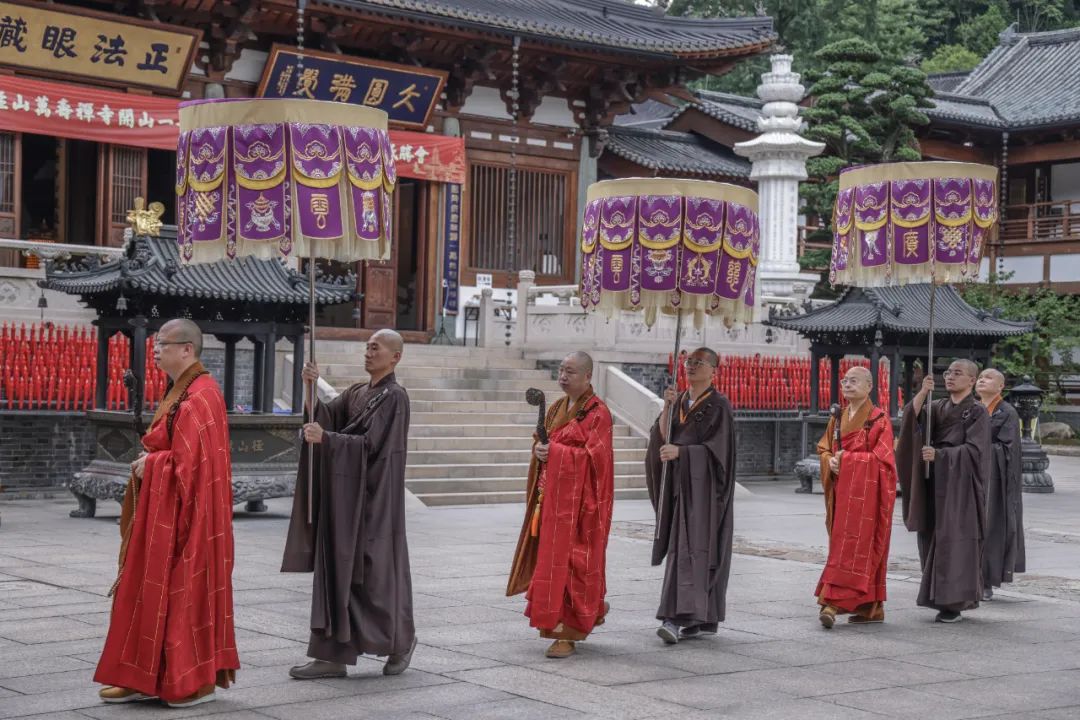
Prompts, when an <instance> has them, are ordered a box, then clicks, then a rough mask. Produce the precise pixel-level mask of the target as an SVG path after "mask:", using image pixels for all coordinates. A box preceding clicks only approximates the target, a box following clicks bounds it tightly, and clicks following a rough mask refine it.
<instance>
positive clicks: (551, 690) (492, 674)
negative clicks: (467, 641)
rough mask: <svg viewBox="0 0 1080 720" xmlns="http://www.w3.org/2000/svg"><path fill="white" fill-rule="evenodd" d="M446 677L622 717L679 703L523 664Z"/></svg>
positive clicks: (642, 714) (659, 710)
mask: <svg viewBox="0 0 1080 720" xmlns="http://www.w3.org/2000/svg"><path fill="white" fill-rule="evenodd" d="M450 677H453V678H456V679H458V680H463V681H466V682H469V683H475V684H477V685H483V686H485V687H488V688H492V689H494V690H502V691H505V692H509V693H513V694H514V695H518V696H521V697H526V698H529V699H532V700H538V701H540V702H544V703H548V704H551V705H557V706H559V707H565V708H571V709H573V710H578V711H580V712H583V713H588V714H592V715H599V716H603V717H613V718H626V720H633V719H634V718H642V717H648V716H649V715H656V714H662V713H666V712H671V711H673V710H676V709H678V708H677V705H678V704H679V703H670V702H662V701H659V700H649V699H648V698H645V697H637V698H635V697H632V696H629V695H627V694H626V693H625V692H621V691H618V690H614V689H611V688H605V687H599V686H597V685H593V684H590V683H587V682H581V681H578V680H572V679H570V678H564V677H559V676H556V675H551V674H548V673H542V672H539V671H538V670H533V669H531V668H524V667H497V668H486V669H482V670H466V671H463V672H457V673H451V674H450ZM673 682H683V681H679V680H675V681H673ZM624 687H625V686H624Z"/></svg>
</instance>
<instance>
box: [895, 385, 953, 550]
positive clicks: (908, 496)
mask: <svg viewBox="0 0 1080 720" xmlns="http://www.w3.org/2000/svg"><path fill="white" fill-rule="evenodd" d="M940 402H942V401H940V400H938V401H934V403H931V405H932V407H933V412H934V417H935V418H937V417H939V413H937V410H938V407H937V405H936V403H940ZM945 402H948V401H945ZM925 418H926V408H925V406H924V407H923V412H920V413H916V412H915V410H914V407H913V406H912V403H911V402H909V403H908V404H907V405H905V406H904V413H903V420H902V422H901V424H900V437H899V438H898V442H897V447H896V475H897V479H898V481H899V482H900V492H901V507H902V514H903V516H904V526H905V527H906V528H907V529H908V530H910V531H911V532H929V531H931V530H933V528H934V514H933V507H932V506H931V503H932V502H933V501H934V493H933V489H932V488H931V486H930V480H929V478H927V477H926V470H925V464H924V462H923V459H922V448H923V445H924V444H925V440H924V438H925V434H924V431H923V428H924V423H925V422H926V420H925Z"/></svg>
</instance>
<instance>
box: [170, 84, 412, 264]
mask: <svg viewBox="0 0 1080 720" xmlns="http://www.w3.org/2000/svg"><path fill="white" fill-rule="evenodd" d="M396 181H397V176H396V171H395V167H394V159H393V153H392V150H391V147H390V137H389V135H388V134H387V120H386V114H385V113H384V112H382V111H381V110H375V109H373V108H368V107H361V106H355V105H346V104H343V103H333V102H320V101H317V100H280V99H260V100H210V101H206V100H202V101H194V102H188V103H182V104H181V106H180V140H179V143H178V145H177V153H176V193H177V196H178V202H177V208H178V213H177V214H178V216H177V227H178V232H177V235H178V238H179V243H180V256H181V258H182V259H183V261H184V262H194V263H201V262H213V261H215V260H220V259H222V258H236V257H243V256H247V255H253V256H256V257H263V258H268V257H288V256H291V255H299V256H303V257H308V256H314V257H319V258H326V259H330V260H337V261H340V262H356V261H359V260H367V259H387V258H389V257H390V242H391V237H392V227H391V219H392V215H393V214H392V212H391V208H392V204H391V202H392V197H391V195H392V193H393V191H394V185H395V183H396Z"/></svg>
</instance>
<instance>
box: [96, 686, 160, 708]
mask: <svg viewBox="0 0 1080 720" xmlns="http://www.w3.org/2000/svg"><path fill="white" fill-rule="evenodd" d="M98 697H99V698H101V700H102V702H107V703H110V704H119V703H129V702H141V701H143V700H156V699H157V697H156V696H154V695H146V694H145V693H141V692H139V691H138V690H129V689H127V688H122V687H115V686H113V685H110V686H109V687H105V688H101V690H99V691H98Z"/></svg>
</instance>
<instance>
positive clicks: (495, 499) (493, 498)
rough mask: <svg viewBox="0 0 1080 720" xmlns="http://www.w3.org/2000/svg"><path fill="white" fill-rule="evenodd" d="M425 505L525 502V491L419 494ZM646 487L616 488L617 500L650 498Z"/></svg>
mask: <svg viewBox="0 0 1080 720" xmlns="http://www.w3.org/2000/svg"><path fill="white" fill-rule="evenodd" d="M416 497H418V498H420V500H421V502H423V503H424V504H425V505H430V506H436V505H489V504H495V503H523V502H525V491H524V490H515V491H493V492H471V493H425V494H423V495H417V496H416ZM648 498H649V491H648V490H647V489H646V488H645V487H637V488H615V502H619V501H620V500H648Z"/></svg>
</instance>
